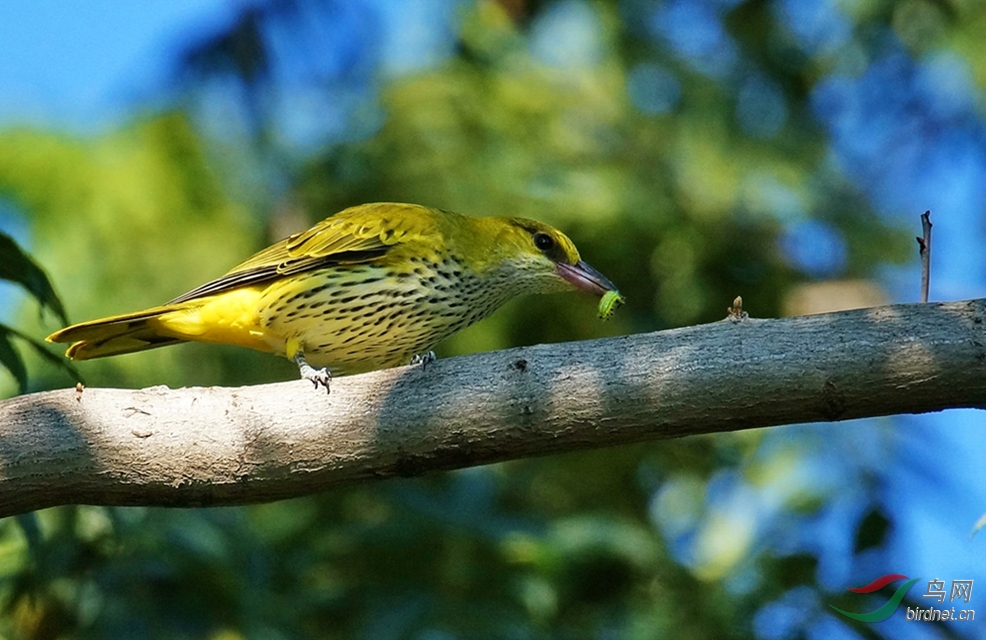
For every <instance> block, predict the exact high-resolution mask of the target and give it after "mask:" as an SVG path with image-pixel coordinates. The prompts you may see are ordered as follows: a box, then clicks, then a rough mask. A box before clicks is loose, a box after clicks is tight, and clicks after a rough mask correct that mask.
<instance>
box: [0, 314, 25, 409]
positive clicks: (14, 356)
mask: <svg viewBox="0 0 986 640" xmlns="http://www.w3.org/2000/svg"><path fill="white" fill-rule="evenodd" d="M10 335H11V333H10V330H9V329H8V328H7V327H5V326H3V325H0V365H3V366H4V367H6V368H7V371H9V372H10V373H11V374H12V375H13V376H14V378H16V379H17V388H18V390H19V392H20V393H26V392H27V368H26V367H25V366H24V360H22V359H21V356H20V354H19V353H17V350H16V349H14V345H13V344H11V343H10Z"/></svg>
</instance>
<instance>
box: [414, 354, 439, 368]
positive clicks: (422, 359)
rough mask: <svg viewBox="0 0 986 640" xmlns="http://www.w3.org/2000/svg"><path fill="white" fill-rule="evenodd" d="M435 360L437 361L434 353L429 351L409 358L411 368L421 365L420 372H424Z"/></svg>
mask: <svg viewBox="0 0 986 640" xmlns="http://www.w3.org/2000/svg"><path fill="white" fill-rule="evenodd" d="M435 360H438V356H436V355H435V352H434V351H429V352H428V353H419V354H418V355H416V356H414V357H413V358H411V362H410V365H411V366H412V367H413V366H415V365H421V370H422V371H424V370H425V369H426V368H427V367H428V365H429V364H431V363H432V362H434V361H435Z"/></svg>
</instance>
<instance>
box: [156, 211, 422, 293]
mask: <svg viewBox="0 0 986 640" xmlns="http://www.w3.org/2000/svg"><path fill="white" fill-rule="evenodd" d="M411 209H419V210H422V212H423V211H433V210H430V209H425V208H424V207H418V206H417V205H399V204H389V203H384V204H375V205H363V207H356V208H354V209H348V210H346V211H344V212H342V213H340V214H337V215H335V216H331V217H329V218H326V219H325V220H323V221H321V222H319V223H318V224H316V225H315V226H314V227H312V228H311V229H308V230H306V231H300V232H298V233H296V234H294V235H293V236H290V237H288V238H286V239H284V240H281V241H280V242H278V243H276V244H273V245H271V246H270V247H268V248H266V249H264V250H263V251H261V252H259V253H257V254H255V255H253V256H252V257H250V258H248V259H247V260H246V261H245V262H243V263H242V264H239V265H237V266H236V267H234V268H233V269H232V270H231V271H230V272H229V273H227V274H226V275H224V276H222V277H220V278H217V279H216V280H213V281H212V282H207V283H206V284H204V285H202V286H200V287H197V288H195V289H193V290H192V291H189V292H188V293H186V294H184V295H182V296H179V297H177V298H175V299H174V300H172V301H171V302H169V303H168V304H177V303H181V302H187V301H189V300H193V299H195V298H201V297H204V296H210V295H215V294H217V293H222V292H224V291H229V290H230V289H235V288H238V287H242V286H246V285H252V284H260V283H263V282H269V281H271V280H274V279H277V278H281V277H284V276H289V275H292V274H296V273H302V272H305V271H310V270H312V269H318V268H322V267H327V266H332V265H339V264H360V263H364V262H370V261H372V260H375V259H377V258H379V257H381V256H383V255H384V254H386V253H387V251H388V250H390V248H391V247H393V246H394V245H396V244H399V243H401V242H404V241H405V240H406V239H408V238H411V237H420V236H421V235H423V233H424V232H425V228H424V227H425V226H426V225H427V222H428V220H427V219H428V218H430V216H423V217H422V216H414V215H408V214H409V213H412V214H413V213H417V212H416V211H411ZM347 214H348V215H347ZM388 214H389V215H388Z"/></svg>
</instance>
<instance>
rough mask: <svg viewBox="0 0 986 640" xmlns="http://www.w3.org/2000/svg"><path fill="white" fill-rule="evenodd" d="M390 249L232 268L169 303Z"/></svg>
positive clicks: (362, 258) (367, 258) (356, 261)
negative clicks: (241, 268)
mask: <svg viewBox="0 0 986 640" xmlns="http://www.w3.org/2000/svg"><path fill="white" fill-rule="evenodd" d="M388 249H390V247H381V248H380V249H374V250H366V251H343V252H342V253H337V254H335V255H331V256H322V257H317V258H299V259H297V260H287V261H285V262H282V263H280V264H273V265H266V266H258V267H252V268H247V269H243V270H241V271H230V272H229V273H227V274H226V275H224V276H222V277H221V278H216V279H215V280H213V281H212V282H207V283H205V284H204V285H202V286H200V287H196V288H194V289H192V290H191V291H189V292H188V293H186V294H184V295H180V296H178V297H177V298H175V299H174V300H172V301H171V302H169V303H168V304H169V305H170V304H179V303H181V302H188V301H189V300H194V299H196V298H204V297H206V296H212V295H216V294H217V293H223V292H225V291H230V290H232V289H238V288H239V287H245V286H249V285H255V284H263V283H265V282H272V281H274V280H277V279H278V278H283V277H284V276H289V275H293V274H296V273H301V272H304V271H311V270H314V269H321V268H323V267H331V266H335V265H340V264H359V263H361V262H369V261H370V260H373V259H375V258H379V257H380V256H382V255H384V254H385V253H387V250H388Z"/></svg>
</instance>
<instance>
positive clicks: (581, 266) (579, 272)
mask: <svg viewBox="0 0 986 640" xmlns="http://www.w3.org/2000/svg"><path fill="white" fill-rule="evenodd" d="M558 275H560V276H561V277H562V278H565V279H566V280H568V281H569V282H571V283H572V285H573V286H575V288H576V289H581V290H582V291H586V292H588V293H591V294H593V295H596V296H603V295H605V294H606V292H607V291H616V285H615V284H613V283H612V282H610V281H609V278H607V277H606V276H604V275H603V274H601V273H599V272H598V271H596V270H595V269H594V268H592V267H591V266H590V265H588V264H586V263H585V262H583V261H582V260H579V261H578V262H577V263H575V264H565V263H564V262H559V263H558Z"/></svg>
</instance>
